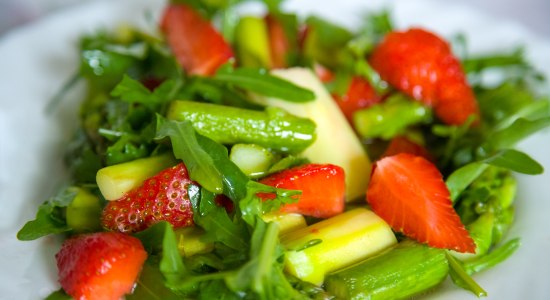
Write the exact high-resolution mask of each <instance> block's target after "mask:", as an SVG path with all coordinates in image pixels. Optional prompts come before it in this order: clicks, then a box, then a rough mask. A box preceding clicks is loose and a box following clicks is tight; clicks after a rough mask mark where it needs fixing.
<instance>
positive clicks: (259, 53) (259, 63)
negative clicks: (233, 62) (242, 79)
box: [235, 16, 271, 68]
mask: <svg viewBox="0 0 550 300" xmlns="http://www.w3.org/2000/svg"><path fill="white" fill-rule="evenodd" d="M235 47H236V49H237V55H238V58H239V62H240V64H241V66H243V67H264V68H270V67H271V54H270V50H269V37H268V36H267V26H266V24H265V22H264V20H263V19H262V18H259V17H254V16H246V17H243V18H241V19H240V20H239V24H237V28H236V29H235Z"/></svg>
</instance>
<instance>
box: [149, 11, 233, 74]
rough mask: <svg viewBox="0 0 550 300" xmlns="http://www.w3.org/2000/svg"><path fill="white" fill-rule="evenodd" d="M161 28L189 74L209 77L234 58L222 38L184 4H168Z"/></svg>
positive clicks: (207, 22) (206, 21)
mask: <svg viewBox="0 0 550 300" xmlns="http://www.w3.org/2000/svg"><path fill="white" fill-rule="evenodd" d="M160 26H161V29H162V31H163V32H164V33H165V34H166V37H167V39H168V44H169V45H170V48H172V51H173V52H174V55H175V56H176V59H177V60H178V62H179V63H180V65H182V67H183V68H184V69H185V70H186V71H187V72H188V73H189V74H192V75H211V74H213V73H214V72H215V71H216V70H217V69H218V67H220V66H221V65H222V64H224V63H226V62H227V61H228V60H229V59H231V58H232V57H233V50H231V47H230V46H229V44H228V43H227V42H226V41H225V40H224V39H223V37H222V35H221V34H220V33H219V32H217V31H216V29H214V27H213V26H212V24H211V23H210V22H209V21H208V20H206V19H204V18H203V17H202V16H201V15H200V14H199V13H198V12H197V11H195V10H193V8H191V7H189V6H187V5H185V4H171V5H168V7H167V8H166V10H165V11H164V15H163V17H162V22H161V25H160Z"/></svg>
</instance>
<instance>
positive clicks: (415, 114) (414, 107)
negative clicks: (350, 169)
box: [353, 95, 432, 139]
mask: <svg viewBox="0 0 550 300" xmlns="http://www.w3.org/2000/svg"><path fill="white" fill-rule="evenodd" d="M431 118H432V116H431V113H430V109H429V108H427V107H425V106H423V105H422V104H420V103H419V102H417V101H410V100H408V99H406V98H405V96H402V95H395V96H392V97H390V98H388V100H386V101H385V102H384V103H381V104H377V105H374V106H372V107H369V108H367V109H362V110H359V111H357V112H356V113H355V114H354V115H353V124H354V125H355V128H356V129H357V132H358V133H359V135H360V136H362V137H363V138H383V139H390V138H392V137H393V136H395V135H397V134H399V133H402V132H403V131H404V130H405V129H406V128H407V127H408V126H410V125H414V124H418V123H425V122H429V121H430V120H431Z"/></svg>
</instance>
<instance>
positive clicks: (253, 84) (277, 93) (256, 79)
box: [214, 68, 315, 102]
mask: <svg viewBox="0 0 550 300" xmlns="http://www.w3.org/2000/svg"><path fill="white" fill-rule="evenodd" d="M214 79H215V80H218V81H220V82H224V83H226V84H230V85H233V86H236V87H239V88H242V89H245V90H247V91H251V92H254V93H257V94H260V95H264V96H269V97H275V98H280V99H283V100H287V101H291V102H308V101H312V100H313V99H315V94H313V92H311V91H310V90H307V89H304V88H302V87H299V86H297V85H294V84H293V83H291V82H288V81H286V80H284V79H281V78H278V77H276V76H273V75H270V74H269V73H268V72H267V70H265V69H253V68H236V69H231V68H220V70H219V71H218V72H217V73H216V75H215V76H214Z"/></svg>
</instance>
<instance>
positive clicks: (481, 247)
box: [450, 212, 495, 261]
mask: <svg viewBox="0 0 550 300" xmlns="http://www.w3.org/2000/svg"><path fill="white" fill-rule="evenodd" d="M494 224H495V216H494V214H493V213H491V212H486V213H484V214H482V215H481V216H479V218H477V220H475V221H474V222H472V223H470V224H468V225H467V226H466V229H468V232H469V233H470V236H471V237H472V239H473V240H474V242H475V244H476V252H475V253H474V254H472V253H459V252H455V251H450V253H451V254H452V255H453V256H454V257H456V258H458V259H459V260H461V261H466V260H471V259H474V258H476V257H479V256H482V255H485V254H486V253H487V252H488V251H489V248H491V246H492V245H493V226H494Z"/></svg>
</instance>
